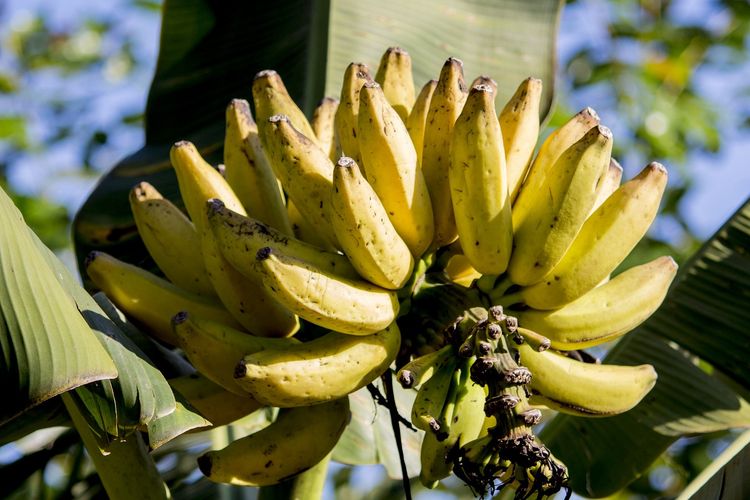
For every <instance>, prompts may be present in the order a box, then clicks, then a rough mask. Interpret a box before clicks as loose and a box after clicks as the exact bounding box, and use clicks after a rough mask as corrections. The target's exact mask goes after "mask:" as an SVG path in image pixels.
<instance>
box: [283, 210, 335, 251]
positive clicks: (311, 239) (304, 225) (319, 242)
mask: <svg viewBox="0 0 750 500" xmlns="http://www.w3.org/2000/svg"><path fill="white" fill-rule="evenodd" d="M286 213H287V215H288V216H289V223H290V224H291V225H292V230H293V231H294V236H296V238H297V239H298V240H302V241H304V242H305V243H309V244H310V245H313V246H316V247H318V248H331V245H330V243H328V242H327V241H325V240H324V239H323V237H322V236H321V235H320V234H319V233H318V232H317V231H316V230H315V227H313V225H312V224H310V223H309V222H307V221H306V220H305V218H304V217H302V214H301V213H299V210H297V207H296V206H294V202H293V201H292V200H291V199H287V200H286Z"/></svg>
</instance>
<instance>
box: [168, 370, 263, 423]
mask: <svg viewBox="0 0 750 500" xmlns="http://www.w3.org/2000/svg"><path fill="white" fill-rule="evenodd" d="M168 382H169V385H171V386H172V389H174V390H175V391H177V392H179V393H180V395H181V396H182V397H184V398H185V399H186V400H187V402H188V403H190V406H192V407H193V408H195V409H196V410H198V412H199V413H200V414H201V415H203V417H205V418H206V419H208V421H209V422H211V423H212V424H213V425H214V427H219V426H221V425H227V424H230V423H232V422H234V421H235V420H239V419H240V418H242V417H244V416H246V415H250V414H251V413H252V412H254V411H255V410H257V409H259V408H261V407H262V405H261V404H260V403H258V402H257V401H256V400H254V399H253V398H251V397H249V396H248V395H247V393H244V394H243V395H242V396H238V395H237V394H233V393H231V392H229V391H227V390H226V389H224V388H223V387H221V386H219V385H216V384H215V383H213V382H211V381H210V380H209V379H208V378H206V377H204V376H203V375H201V374H199V373H193V374H191V375H184V376H182V377H177V378H172V379H169V380H168Z"/></svg>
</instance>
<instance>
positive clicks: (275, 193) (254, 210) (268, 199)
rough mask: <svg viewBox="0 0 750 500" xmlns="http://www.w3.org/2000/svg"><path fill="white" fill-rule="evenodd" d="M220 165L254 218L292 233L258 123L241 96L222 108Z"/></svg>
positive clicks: (282, 197) (231, 185)
mask: <svg viewBox="0 0 750 500" xmlns="http://www.w3.org/2000/svg"><path fill="white" fill-rule="evenodd" d="M226 121H227V129H226V134H225V136H224V165H225V167H226V171H225V177H226V180H227V183H228V184H229V186H230V187H231V188H232V190H233V191H234V192H235V193H236V194H237V198H238V199H239V200H240V202H241V203H242V205H243V207H244V208H245V210H247V212H248V213H249V214H250V215H252V216H253V217H254V218H256V219H258V220H260V221H262V222H265V223H266V224H268V225H270V226H273V227H275V228H276V229H278V230H279V231H281V232H282V233H284V234H292V226H291V224H290V223H289V218H288V217H287V213H286V207H285V206H284V194H283V193H282V192H281V190H280V189H279V185H278V182H277V181H276V176H275V175H274V173H273V170H272V169H271V165H269V164H268V160H267V159H266V156H265V154H264V153H263V148H262V147H261V145H260V138H259V137H258V126H257V125H256V124H255V121H254V120H253V116H252V114H251V113H250V104H248V102H247V101H245V100H244V99H232V102H230V103H229V106H227V112H226Z"/></svg>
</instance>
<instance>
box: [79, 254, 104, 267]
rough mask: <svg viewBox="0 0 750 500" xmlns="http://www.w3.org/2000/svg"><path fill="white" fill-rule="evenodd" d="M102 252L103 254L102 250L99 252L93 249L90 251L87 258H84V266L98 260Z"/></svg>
mask: <svg viewBox="0 0 750 500" xmlns="http://www.w3.org/2000/svg"><path fill="white" fill-rule="evenodd" d="M100 254H101V252H98V251H96V250H93V251H91V252H89V254H88V255H87V256H86V258H85V259H83V267H89V265H90V264H91V263H92V262H94V261H95V260H96V258H97V257H99V255H100Z"/></svg>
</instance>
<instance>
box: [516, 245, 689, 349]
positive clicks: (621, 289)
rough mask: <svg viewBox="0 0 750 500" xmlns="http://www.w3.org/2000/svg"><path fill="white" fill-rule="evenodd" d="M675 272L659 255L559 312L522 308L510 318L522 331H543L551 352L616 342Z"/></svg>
mask: <svg viewBox="0 0 750 500" xmlns="http://www.w3.org/2000/svg"><path fill="white" fill-rule="evenodd" d="M676 273H677V264H676V263H675V261H674V260H673V259H672V258H671V257H666V256H665V257H659V258H657V259H655V260H652V261H651V262H648V263H646V264H641V265H640V266H635V267H632V268H630V269H628V270H627V271H623V272H622V273H620V274H619V275H617V276H616V277H615V278H613V279H612V280H610V281H609V282H607V283H605V284H603V285H600V286H598V287H596V288H594V289H593V290H591V291H590V292H588V293H586V294H585V295H583V296H582V297H580V298H578V299H576V300H574V301H573V302H571V303H569V304H566V305H564V306H563V307H561V308H560V309H555V310H552V311H537V310H534V309H527V310H524V311H518V312H517V313H515V315H516V316H517V317H518V321H519V323H520V324H522V325H524V328H528V329H530V330H533V331H536V332H543V333H544V335H545V336H546V337H548V338H549V340H550V341H551V346H552V348H553V349H558V350H562V351H570V350H574V349H585V348H587V347H592V346H595V345H598V344H601V343H603V342H607V341H609V340H612V339H615V338H617V337H619V336H620V335H623V334H625V333H627V332H629V331H630V330H632V329H633V328H635V327H636V326H638V325H640V324H641V323H642V322H643V321H644V320H646V318H648V317H649V316H651V314H652V313H653V312H654V311H655V310H656V308H658V307H659V306H660V305H661V303H662V301H663V300H664V296H665V295H666V293H667V290H668V289H669V285H670V283H672V280H673V279H674V277H675V274H676Z"/></svg>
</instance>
